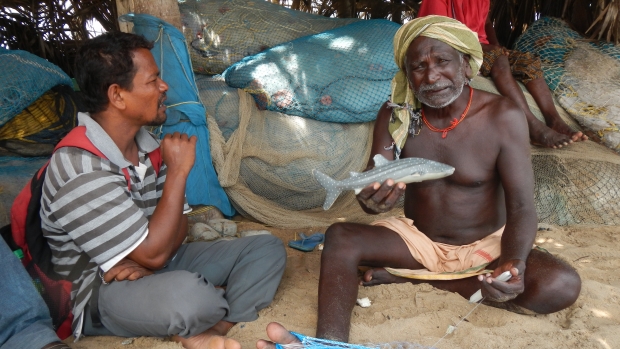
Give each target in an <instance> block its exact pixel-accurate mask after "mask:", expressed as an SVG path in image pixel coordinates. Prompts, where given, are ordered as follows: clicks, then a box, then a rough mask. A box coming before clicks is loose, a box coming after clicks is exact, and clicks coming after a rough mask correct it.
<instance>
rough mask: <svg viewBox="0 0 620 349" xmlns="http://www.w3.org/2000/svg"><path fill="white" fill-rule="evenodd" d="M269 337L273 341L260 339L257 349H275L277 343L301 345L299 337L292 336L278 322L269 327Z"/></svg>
mask: <svg viewBox="0 0 620 349" xmlns="http://www.w3.org/2000/svg"><path fill="white" fill-rule="evenodd" d="M267 337H269V339H270V340H271V341H266V340H264V339H259V340H258V342H256V348H257V349H275V347H276V346H275V343H278V344H294V343H299V344H301V343H300V342H299V340H298V339H297V337H295V336H294V335H292V334H291V333H290V332H289V331H288V330H287V329H286V328H284V326H282V325H280V324H279V323H277V322H272V323H270V324H269V325H267Z"/></svg>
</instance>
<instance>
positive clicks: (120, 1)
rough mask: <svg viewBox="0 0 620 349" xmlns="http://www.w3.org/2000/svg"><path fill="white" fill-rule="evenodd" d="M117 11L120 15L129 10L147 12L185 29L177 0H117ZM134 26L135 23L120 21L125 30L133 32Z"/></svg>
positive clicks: (122, 29)
mask: <svg viewBox="0 0 620 349" xmlns="http://www.w3.org/2000/svg"><path fill="white" fill-rule="evenodd" d="M116 11H117V13H118V15H119V16H120V15H124V14H126V13H129V12H133V13H146V14H149V15H153V16H155V17H159V18H161V19H163V20H164V21H166V22H168V23H170V24H172V25H174V26H175V27H176V28H177V29H179V30H181V31H182V30H183V28H182V25H181V13H180V12H179V4H178V3H177V0H116ZM132 27H133V24H131V23H120V28H121V31H123V32H126V33H129V32H131V29H132Z"/></svg>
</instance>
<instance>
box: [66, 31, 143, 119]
mask: <svg viewBox="0 0 620 349" xmlns="http://www.w3.org/2000/svg"><path fill="white" fill-rule="evenodd" d="M140 48H145V49H148V50H150V49H151V48H153V43H152V42H150V41H148V40H146V39H145V38H144V37H143V36H140V35H136V34H130V33H122V32H114V33H105V34H102V35H100V36H97V37H96V38H93V39H90V40H87V41H86V42H85V43H84V44H83V45H82V47H80V49H79V50H78V52H77V55H76V57H75V80H76V81H77V84H78V86H79V87H80V91H81V92H82V97H83V99H84V105H85V107H86V111H87V112H89V113H98V112H101V111H103V110H105V109H106V107H107V105H108V103H109V100H108V88H109V87H110V85H112V84H118V85H119V86H121V87H122V88H124V89H127V90H131V89H132V87H133V86H132V81H133V78H134V76H135V75H136V72H137V69H136V67H134V64H133V53H132V51H135V50H137V49H140Z"/></svg>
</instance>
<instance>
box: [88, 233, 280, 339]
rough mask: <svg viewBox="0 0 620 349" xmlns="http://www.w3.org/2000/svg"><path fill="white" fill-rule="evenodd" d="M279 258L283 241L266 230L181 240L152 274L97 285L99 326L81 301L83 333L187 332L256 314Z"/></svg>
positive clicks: (270, 290)
mask: <svg viewBox="0 0 620 349" xmlns="http://www.w3.org/2000/svg"><path fill="white" fill-rule="evenodd" d="M285 264H286V251H285V249H284V245H283V244H282V241H280V239H278V238H276V237H274V236H271V235H258V236H250V237H244V238H240V239H236V240H231V241H216V242H192V243H189V244H185V245H182V246H181V247H180V248H179V251H178V252H177V254H176V257H175V258H174V259H173V260H172V261H171V262H170V263H169V264H168V265H167V266H166V267H165V268H163V269H162V270H159V271H157V272H156V273H155V274H153V275H150V276H147V277H144V278H141V279H138V280H135V281H120V282H118V281H114V282H112V283H110V284H109V285H101V288H100V290H99V313H100V316H101V322H102V323H103V325H104V327H105V328H94V327H93V326H92V322H91V319H90V309H88V307H87V309H85V312H84V320H85V322H84V324H85V326H84V334H86V335H116V336H122V337H137V336H151V337H166V336H171V335H179V336H181V337H185V338H189V337H192V336H195V335H197V334H200V333H202V332H204V331H206V330H207V329H209V328H211V327H213V326H214V325H215V324H216V323H218V322H219V321H221V320H225V321H229V322H247V321H253V320H256V319H257V318H258V314H257V313H258V311H259V310H260V309H263V308H265V307H266V306H268V305H269V304H270V303H271V301H272V300H273V297H274V295H275V293H276V290H277V288H278V285H279V284H280V279H281V278H282V274H283V273H284V267H285ZM215 286H225V287H226V289H225V290H224V289H221V288H215Z"/></svg>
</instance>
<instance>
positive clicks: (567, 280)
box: [526, 251, 581, 314]
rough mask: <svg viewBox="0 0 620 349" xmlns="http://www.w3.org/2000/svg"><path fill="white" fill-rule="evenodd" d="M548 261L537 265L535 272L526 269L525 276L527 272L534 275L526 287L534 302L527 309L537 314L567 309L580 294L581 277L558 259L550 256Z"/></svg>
mask: <svg viewBox="0 0 620 349" xmlns="http://www.w3.org/2000/svg"><path fill="white" fill-rule="evenodd" d="M532 252H534V251H532ZM541 253H542V252H541ZM545 259H547V258H545ZM549 259H550V260H548V261H546V262H545V263H544V264H543V263H541V264H539V265H537V266H536V267H535V270H531V268H528V269H526V274H527V273H528V271H529V272H530V273H533V274H534V275H533V276H534V280H532V281H533V282H531V284H530V285H526V292H528V291H529V292H528V293H530V296H531V298H532V300H534V301H533V302H532V305H531V306H528V308H530V309H531V310H534V311H535V312H537V313H539V314H549V313H554V312H556V311H560V310H562V309H565V308H568V307H569V306H571V305H572V304H573V303H575V301H577V298H578V297H579V293H580V292H581V277H580V276H579V274H578V273H577V271H576V270H575V269H574V268H573V267H571V266H570V265H568V263H566V262H564V261H562V260H560V259H557V258H555V257H551V256H549ZM528 289H529V290H528Z"/></svg>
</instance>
